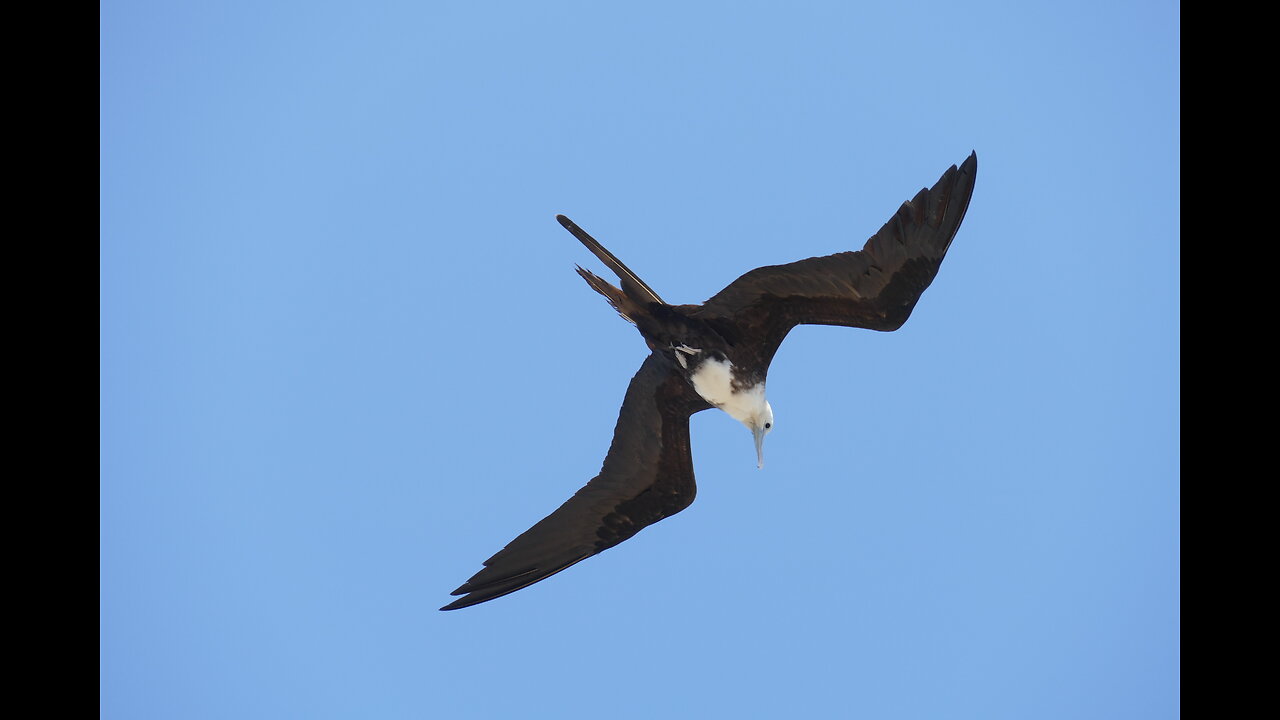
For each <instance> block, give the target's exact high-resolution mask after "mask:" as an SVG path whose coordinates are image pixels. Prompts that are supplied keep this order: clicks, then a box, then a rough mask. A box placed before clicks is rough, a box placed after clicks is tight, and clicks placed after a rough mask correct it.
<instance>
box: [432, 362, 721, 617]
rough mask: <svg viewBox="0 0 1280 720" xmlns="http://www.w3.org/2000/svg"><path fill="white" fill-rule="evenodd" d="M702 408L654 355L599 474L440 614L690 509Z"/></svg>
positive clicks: (492, 561) (528, 581)
mask: <svg viewBox="0 0 1280 720" xmlns="http://www.w3.org/2000/svg"><path fill="white" fill-rule="evenodd" d="M708 407H710V406H709V405H707V403H706V402H705V401H703V400H702V398H701V397H699V396H698V395H697V394H696V393H694V392H693V390H692V389H691V388H690V387H689V385H688V383H686V382H685V381H684V380H683V379H682V378H681V377H680V375H679V374H678V373H674V372H672V371H671V366H670V364H669V363H668V361H666V360H665V359H663V358H662V357H661V356H659V355H657V354H653V355H650V356H649V358H648V359H647V360H645V362H644V364H643V365H641V366H640V371H639V372H637V373H636V375H635V377H634V378H632V380H631V384H630V385H629V386H628V387H627V395H626V398H625V399H624V400H623V402H622V410H621V411H620V412H619V414H618V424H617V426H616V427H615V429H614V432H613V444H612V445H611V446H610V447H609V454H608V455H606V456H605V460H604V466H603V467H601V469H600V474H599V475H597V476H596V477H595V478H594V479H592V480H591V482H589V483H587V485H586V487H584V488H582V489H581V490H579V491H578V492H577V493H576V494H575V495H574V496H573V497H572V498H569V500H568V501H567V502H565V504H563V505H561V506H560V508H559V509H558V510H556V511H555V512H553V513H551V514H550V515H548V516H547V517H545V518H543V519H542V520H541V521H539V522H538V523H537V524H536V525H534V526H533V527H531V528H529V529H528V530H526V531H525V532H524V533H523V534H521V535H520V536H519V537H517V538H516V539H515V540H512V541H511V542H510V543H508V544H507V546H506V547H505V548H503V549H502V550H501V551H500V552H498V553H497V554H496V555H494V556H493V557H491V558H489V559H488V560H486V561H485V562H484V565H485V567H484V569H483V570H481V571H480V572H478V573H476V574H475V575H474V576H473V577H472V578H471V579H470V580H468V581H467V582H465V583H463V585H462V587H459V588H458V589H457V590H454V591H453V593H452V594H453V595H462V596H463V597H461V598H459V599H458V600H455V601H453V602H452V603H450V604H448V605H446V606H444V607H442V608H440V609H441V610H457V609H458V608H464V607H468V606H470V605H475V604H477V603H482V602H485V601H487V600H492V599H494V598H497V597H501V596H503V595H506V594H508V593H513V592H515V591H516V590H519V589H521V588H524V587H528V586H529V585H532V584H533V583H536V582H538V581H539V580H543V579H546V578H548V577H550V576H552V575H554V574H556V573H558V572H560V571H561V570H564V569H565V568H567V567H569V566H571V565H573V564H575V563H578V562H581V561H582V560H585V559H587V558H589V557H591V556H592V555H595V554H597V553H599V552H601V551H604V550H607V549H609V548H611V547H613V546H614V545H617V544H618V543H620V542H622V541H624V540H626V539H628V538H630V537H632V536H634V535H635V534H636V533H638V532H640V531H641V530H643V529H644V528H645V527H647V526H649V525H652V524H653V523H656V522H658V521H659V520H662V519H663V518H666V517H670V516H671V515H674V514H676V513H678V512H680V511H681V510H683V509H685V508H686V507H688V506H689V504H690V503H692V502H693V497H694V493H695V492H696V488H695V486H694V481H693V458H692V456H691V454H690V450H689V416H690V415H692V414H693V413H695V412H698V411H699V410H705V409H707V408H708Z"/></svg>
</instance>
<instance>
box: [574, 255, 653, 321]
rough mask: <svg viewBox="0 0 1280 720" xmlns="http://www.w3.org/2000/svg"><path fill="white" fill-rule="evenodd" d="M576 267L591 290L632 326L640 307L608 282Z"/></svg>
mask: <svg viewBox="0 0 1280 720" xmlns="http://www.w3.org/2000/svg"><path fill="white" fill-rule="evenodd" d="M576 267H577V268H578V274H579V275H581V276H582V279H583V280H586V281H587V284H588V285H590V286H591V289H592V290H595V291H596V292H598V293H600V294H601V295H603V296H604V299H605V300H608V301H609V304H610V305H612V306H613V309H614V310H617V311H618V314H619V315H621V316H622V318H623V319H624V320H626V321H627V322H629V323H631V324H632V325H635V324H636V321H635V317H636V315H637V313H638V311H640V307H639V306H638V305H637V304H636V302H635V301H634V300H632V299H631V298H629V297H627V294H626V293H624V292H623V291H621V290H619V289H618V288H616V287H614V286H613V285H611V284H609V281H607V280H605V279H603V278H601V277H599V276H598V275H596V274H595V273H593V272H591V271H590V270H584V269H583V268H582V266H581V265H578V266H576Z"/></svg>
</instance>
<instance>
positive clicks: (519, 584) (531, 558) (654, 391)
mask: <svg viewBox="0 0 1280 720" xmlns="http://www.w3.org/2000/svg"><path fill="white" fill-rule="evenodd" d="M977 168H978V158H977V154H976V153H975V154H971V155H970V156H969V158H968V159H967V160H965V162H964V163H963V164H962V165H961V166H960V167H959V168H957V167H956V166H954V165H953V166H951V167H950V168H949V169H948V170H947V171H946V172H945V173H943V175H942V177H941V178H940V179H939V180H938V182H937V183H935V184H934V186H933V187H932V188H928V189H923V190H921V191H920V192H919V193H917V194H916V196H915V197H914V198H912V199H911V200H910V201H908V202H905V203H903V204H902V206H901V207H900V208H899V209H898V212H897V213H895V214H894V216H893V217H892V218H890V220H889V222H887V223H885V225H884V226H883V227H882V228H880V231H879V232H877V233H876V234H875V235H873V236H872V237H871V238H870V239H869V240H867V242H866V244H865V245H864V246H863V248H862V250H859V251H856V252H842V253H837V254H835V255H828V256H826V257H816V258H808V259H806V260H800V261H798V262H793V263H789V264H786V265H774V266H769V267H762V268H757V269H755V270H752V271H750V272H748V273H746V274H745V275H743V276H742V277H739V278H738V279H737V280H734V281H733V282H732V283H730V284H729V285H728V287H726V288H724V289H723V290H721V291H720V292H719V293H716V295H714V296H713V297H712V298H711V299H710V300H708V301H707V302H705V303H703V304H702V305H668V304H666V303H665V302H663V301H662V299H661V298H660V297H659V296H658V294H657V293H656V292H654V291H653V289H652V288H650V287H649V286H648V285H647V284H645V283H644V281H642V280H641V279H640V278H639V277H637V276H636V275H635V273H633V272H631V270H630V269H629V268H627V266H626V265H623V264H622V262H621V261H619V260H618V259H617V258H616V257H614V256H613V254H612V253H610V252H609V251H608V250H606V249H605V248H604V247H603V246H602V245H600V243H599V242H597V241H596V240H595V239H594V238H592V237H591V236H590V235H588V234H587V233H586V232H584V231H583V230H582V229H581V228H579V227H578V226H577V225H575V224H574V223H573V222H572V221H571V220H569V219H568V218H566V217H564V216H563V215H561V216H557V219H558V220H559V221H560V223H561V224H562V225H564V227H565V228H566V229H568V230H569V232H571V233H572V234H573V235H574V236H575V237H577V238H578V240H580V241H581V242H582V243H583V245H585V246H586V247H587V248H588V249H589V250H591V252H592V253H593V254H594V255H595V256H596V257H597V258H599V259H600V261H601V262H603V263H604V264H605V265H606V266H607V267H609V268H610V269H611V270H612V271H613V272H614V273H615V274H616V275H617V276H618V278H619V285H620V286H621V287H615V286H613V285H611V284H610V283H608V282H607V281H605V280H603V279H601V278H600V277H598V276H596V275H594V274H592V273H590V272H588V271H586V270H583V269H582V268H578V272H579V273H580V274H581V275H582V277H583V279H585V280H586V281H587V283H588V284H589V285H590V286H591V287H592V288H593V289H594V290H596V292H598V293H600V294H601V295H603V296H604V297H605V299H606V300H608V301H609V303H610V305H612V306H613V307H614V308H615V309H616V310H617V311H618V312H619V313H620V314H622V315H623V317H625V318H627V319H628V320H630V321H631V322H633V323H635V325H636V327H637V329H639V331H640V333H641V335H642V336H643V337H644V339H645V342H646V343H647V344H648V345H649V348H650V350H651V353H650V355H649V357H648V358H647V359H646V360H645V361H644V363H643V364H642V365H641V366H640V371H639V372H637V373H636V375H635V377H633V378H632V379H631V384H630V385H629V386H628V388H627V393H626V397H625V398H624V399H623V402H622V409H621V411H620V412H619V414H618V423H617V426H616V427H615V428H614V435H613V443H612V445H611V446H610V447H609V452H608V454H607V455H606V456H605V460H604V465H603V467H602V468H601V469H600V474H599V475H597V476H596V477H595V478H593V479H592V480H591V481H590V482H588V483H587V485H586V486H585V487H583V488H582V489H581V490H579V491H578V492H577V493H576V494H575V495H574V496H573V497H572V498H570V499H569V500H568V501H567V502H565V503H564V504H563V505H561V506H560V508H559V509H557V510H556V511H555V512H553V513H551V514H550V515H548V516H547V517H545V518H543V519H542V520H541V521H539V522H538V523H537V524H536V525H534V526H533V527H531V528H529V529H528V530H527V531H525V532H524V533H522V534H521V535H520V536H518V537H516V539H514V540H512V541H511V542H510V543H508V544H507V546H506V547H505V548H503V549H502V550H501V551H500V552H498V553H497V554H496V555H494V556H493V557H491V558H489V559H488V560H486V561H485V563H484V565H485V567H484V569H482V570H481V571H480V572H478V573H476V574H475V575H474V576H473V577H472V578H471V579H470V580H468V581H467V582H466V583H464V584H463V585H462V586H461V587H459V588H458V589H457V590H455V591H453V593H452V594H454V595H462V596H463V597H461V598H459V599H458V600H455V601H454V602H452V603H450V604H449V605H446V606H445V607H443V608H441V610H456V609H458V608H463V607H467V606H470V605H475V604H477V603H482V602H485V601H488V600H492V599H494V598H497V597H501V596H503V595H506V594H508V593H512V592H515V591H516V590H519V589H521V588H523V587H527V586H529V585H531V584H533V583H535V582H538V581H539V580H543V579H545V578H547V577H550V576H551V575H554V574H555V573H558V572H560V571H561V570H564V569H565V568H567V567H569V566H571V565H573V564H575V563H577V562H580V561H582V560H585V559H586V558H588V557H591V556H592V555H595V554H597V553H599V552H601V551H603V550H606V549H608V548H611V547H613V546H614V545H617V544H618V543H620V542H622V541H624V540H627V539H628V538H630V537H632V536H633V535H635V534H636V533H638V532H639V531H640V530H642V529H644V528H645V527H647V526H649V525H652V524H653V523H656V522H658V521H659V520H662V519H663V518H666V517H670V516H671V515H674V514H676V513H678V512H680V511H681V510H683V509H685V508H686V507H688V506H689V504H690V503H692V502H693V498H694V494H695V492H696V487H695V485H694V479H693V460H692V456H691V453H690V449H689V417H690V416H691V415H692V414H693V413H696V412H700V411H702V410H706V409H708V408H711V407H713V404H712V403H711V402H709V401H708V399H707V398H706V397H704V395H703V394H702V392H703V391H705V388H706V387H707V383H708V380H707V379H706V378H707V377H709V375H706V374H702V375H700V374H699V373H700V372H702V371H703V370H705V369H706V368H708V367H711V365H713V364H720V366H722V367H725V368H728V370H729V378H730V386H731V388H732V392H733V393H734V395H733V397H735V398H736V397H738V394H739V393H741V394H743V396H745V395H746V394H749V393H750V392H751V391H753V389H758V393H759V397H758V402H757V404H756V405H752V406H751V407H753V408H765V409H767V405H768V404H767V402H765V401H764V382H765V378H766V376H767V374H768V369H769V363H770V361H771V360H772V359H773V355H774V353H775V352H776V351H777V349H778V345H779V344H781V342H782V340H783V339H784V338H785V337H786V335H787V333H788V332H790V330H791V328H793V327H795V326H796V325H801V324H814V325H843V326H848V327H861V328H868V329H871V330H881V331H890V330H896V329H898V328H899V327H900V326H901V325H902V324H903V323H904V322H906V320H907V318H908V317H909V316H910V315H911V311H912V310H913V309H914V308H915V305H916V302H917V301H919V299H920V295H921V294H922V293H923V292H924V291H925V289H926V288H928V287H929V284H930V283H931V282H933V278H934V276H935V275H936V274H937V272H938V267H939V266H940V265H941V263H942V259H943V258H944V257H945V256H946V253H947V249H948V248H949V247H950V245H951V241H952V239H953V238H954V237H955V234H956V231H957V230H958V229H959V227H960V223H961V221H962V220H963V219H964V215H965V211H966V210H967V209H968V207H969V200H970V198H971V196H972V194H973V187H974V181H975V179H976V177H977ZM708 361H713V362H712V363H711V364H708ZM699 382H700V383H702V384H701V385H698V388H699V389H695V385H697V384H698V383H699ZM712 397H713V399H715V400H717V401H718V400H721V399H723V397H722V396H712ZM752 399H753V401H754V400H756V398H754V396H752ZM760 403H763V405H761V404H760ZM719 406H721V407H723V408H724V409H725V410H726V412H729V413H730V414H731V415H734V417H736V418H737V419H739V420H742V421H743V422H744V423H746V424H748V427H753V425H752V423H755V425H754V432H756V436H757V447H759V443H760V442H761V441H762V437H763V434H764V433H766V432H768V430H769V429H770V428H771V420H772V410H767V412H768V415H767V418H766V417H765V416H763V415H760V416H758V417H757V416H753V417H752V418H751V421H750V422H749V421H748V418H744V417H743V416H742V415H741V414H742V413H744V412H748V411H747V410H743V408H742V407H739V406H738V405H737V404H735V403H734V402H727V403H720V405H719ZM762 412H763V411H762ZM766 420H767V421H766Z"/></svg>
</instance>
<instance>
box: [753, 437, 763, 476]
mask: <svg viewBox="0 0 1280 720" xmlns="http://www.w3.org/2000/svg"><path fill="white" fill-rule="evenodd" d="M751 434H752V435H754V436H755V438H756V469H759V468H762V467H764V428H751Z"/></svg>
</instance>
